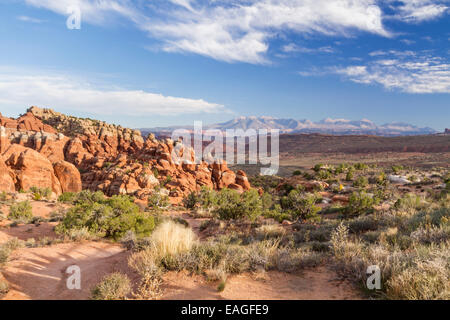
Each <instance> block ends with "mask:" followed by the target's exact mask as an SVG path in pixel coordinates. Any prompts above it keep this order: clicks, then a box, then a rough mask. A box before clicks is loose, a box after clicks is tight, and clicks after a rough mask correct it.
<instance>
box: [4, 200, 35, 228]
mask: <svg viewBox="0 0 450 320" xmlns="http://www.w3.org/2000/svg"><path fill="white" fill-rule="evenodd" d="M8 218H9V219H10V220H12V221H15V222H19V223H28V222H30V221H31V219H32V218H33V212H32V207H31V204H30V202H29V201H22V202H18V203H15V204H12V205H11V206H10V207H9V215H8Z"/></svg>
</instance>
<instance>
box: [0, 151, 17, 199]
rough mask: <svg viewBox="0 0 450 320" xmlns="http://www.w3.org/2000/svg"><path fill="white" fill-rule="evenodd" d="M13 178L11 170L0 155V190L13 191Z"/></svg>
mask: <svg viewBox="0 0 450 320" xmlns="http://www.w3.org/2000/svg"><path fill="white" fill-rule="evenodd" d="M14 191H15V186H14V180H13V179H12V172H11V171H10V170H9V168H8V167H7V166H6V164H5V161H4V160H3V158H2V157H1V156H0V192H14Z"/></svg>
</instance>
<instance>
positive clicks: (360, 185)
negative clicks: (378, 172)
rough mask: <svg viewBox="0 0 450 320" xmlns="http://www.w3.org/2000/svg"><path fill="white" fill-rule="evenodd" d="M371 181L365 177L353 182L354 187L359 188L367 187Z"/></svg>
mask: <svg viewBox="0 0 450 320" xmlns="http://www.w3.org/2000/svg"><path fill="white" fill-rule="evenodd" d="M368 184H369V180H368V179H367V178H366V177H364V176H359V177H358V178H357V179H356V180H355V181H353V186H354V187H357V188H364V187H367V185H368Z"/></svg>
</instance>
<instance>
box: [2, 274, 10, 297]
mask: <svg viewBox="0 0 450 320" xmlns="http://www.w3.org/2000/svg"><path fill="white" fill-rule="evenodd" d="M8 292H9V284H8V282H6V281H5V280H3V279H2V277H1V274H0V299H1V298H2V297H3V296H4V295H6V294H7V293H8Z"/></svg>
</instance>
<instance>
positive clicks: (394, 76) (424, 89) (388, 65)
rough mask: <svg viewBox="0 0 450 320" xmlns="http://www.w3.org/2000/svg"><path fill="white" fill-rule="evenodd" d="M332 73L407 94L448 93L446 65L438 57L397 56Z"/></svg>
mask: <svg viewBox="0 0 450 320" xmlns="http://www.w3.org/2000/svg"><path fill="white" fill-rule="evenodd" d="M335 72H336V73H338V74H342V75H344V76H345V77H346V78H348V79H350V80H351V81H353V82H357V83H364V84H380V85H382V86H384V87H385V88H387V89H389V90H392V89H400V90H401V91H403V92H408V93H450V64H449V63H446V62H445V60H444V59H442V58H439V57H430V56H422V57H413V58H411V57H407V56H403V57H399V56H398V55H396V56H395V59H385V60H375V61H372V62H370V63H368V64H367V65H362V66H349V67H345V68H338V69H336V70H335Z"/></svg>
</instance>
